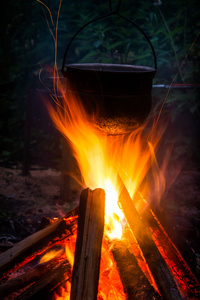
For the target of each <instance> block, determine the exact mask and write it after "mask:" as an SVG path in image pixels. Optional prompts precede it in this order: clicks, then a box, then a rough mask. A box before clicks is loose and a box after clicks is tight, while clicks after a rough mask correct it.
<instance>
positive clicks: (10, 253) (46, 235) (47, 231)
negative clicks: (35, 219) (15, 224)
mask: <svg viewBox="0 0 200 300" xmlns="http://www.w3.org/2000/svg"><path fill="white" fill-rule="evenodd" d="M75 214H77V209H74V210H73V211H71V212H70V213H69V214H67V215H66V218H68V217H71V216H74V215H75ZM75 222H76V220H75ZM66 230H69V231H70V232H71V227H70V226H68V225H67V224H66V221H65V220H64V219H59V220H58V221H56V222H55V223H52V224H50V225H48V226H47V227H45V228H44V229H42V230H40V231H37V232H35V233H33V234H32V235H30V236H28V237H27V238H25V239H23V240H22V241H20V242H19V243H17V244H15V245H14V246H13V247H12V248H11V249H9V250H7V251H5V252H3V253H2V254H1V255H0V271H2V270H5V269H8V268H9V267H12V266H13V265H14V264H15V263H16V262H19V261H22V260H23V259H24V257H26V256H27V255H28V254H30V253H33V252H34V251H36V250H37V249H41V248H42V247H43V246H45V245H46V244H47V243H48V242H49V241H51V240H53V239H54V238H55V237H57V236H59V235H60V234H62V233H64V232H66Z"/></svg>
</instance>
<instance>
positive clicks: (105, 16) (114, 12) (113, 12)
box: [61, 1, 157, 74]
mask: <svg viewBox="0 0 200 300" xmlns="http://www.w3.org/2000/svg"><path fill="white" fill-rule="evenodd" d="M120 3H121V2H119V4H118V6H117V9H116V10H114V11H113V10H112V7H111V1H110V13H108V14H106V15H103V16H100V17H97V18H95V19H92V20H91V21H89V22H87V23H86V24H85V25H83V26H82V27H81V28H80V29H79V30H78V31H77V32H76V33H75V34H74V35H73V37H72V38H71V40H70V41H69V44H68V45H67V48H66V50H65V54H64V58H63V64H62V69H61V72H62V73H63V74H64V73H65V68H66V67H65V62H66V58H67V53H68V50H69V48H70V46H71V43H72V42H73V40H74V39H75V38H76V36H77V35H78V34H79V33H80V32H81V31H82V30H83V29H84V28H85V27H87V26H88V25H89V24H91V23H94V22H97V21H99V20H102V19H104V18H107V17H109V16H111V15H118V16H119V17H120V18H122V19H124V20H126V21H128V22H129V23H131V24H132V25H133V26H135V27H136V28H137V29H138V30H139V31H140V32H141V33H142V34H143V35H144V37H145V38H146V40H147V41H148V43H149V45H150V47H151V50H152V52H153V57H154V67H155V73H156V71H157V59H156V53H155V50H154V47H153V45H152V43H151V41H150V39H149V38H148V36H147V35H146V33H145V32H144V31H143V30H142V29H141V28H140V27H139V26H138V25H137V24H135V23H134V22H133V21H131V20H129V19H128V18H126V17H124V16H122V15H121V14H120V13H119V12H118V11H119V7H120Z"/></svg>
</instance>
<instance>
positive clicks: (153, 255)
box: [118, 176, 182, 300]
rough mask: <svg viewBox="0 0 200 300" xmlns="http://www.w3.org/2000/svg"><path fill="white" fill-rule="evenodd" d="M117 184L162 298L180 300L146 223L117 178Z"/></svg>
mask: <svg viewBox="0 0 200 300" xmlns="http://www.w3.org/2000/svg"><path fill="white" fill-rule="evenodd" d="M118 182H119V184H120V186H121V193H120V195H119V203H120V205H121V207H122V210H123V212H124V215H125V217H126V219H127V222H128V223H129V226H130V228H131V230H132V232H133V234H134V236H135V238H136V240H137V242H138V244H139V246H140V248H141V250H142V253H143V255H144V257H145V259H146V262H147V264H148V266H149V269H150V271H151V273H152V275H153V277H154V280H155V282H156V284H157V287H158V289H159V292H160V294H161V296H162V298H163V299H166V300H172V299H174V300H179V299H182V297H181V295H180V293H179V290H178V288H177V285H176V283H175V281H174V278H173V276H172V274H171V273H170V271H169V269H168V267H167V264H166V262H165V261H164V259H163V257H162V256H161V254H160V252H159V251H158V248H157V247H156V245H155V243H154V241H153V239H152V233H151V231H150V229H149V227H148V223H147V222H145V220H143V219H142V218H141V216H140V215H139V214H138V212H137V210H136V208H135V205H134V203H133V201H132V199H131V197H130V195H129V193H128V191H127V189H126V187H125V185H124V184H123V182H122V180H121V178H120V177H119V176H118Z"/></svg>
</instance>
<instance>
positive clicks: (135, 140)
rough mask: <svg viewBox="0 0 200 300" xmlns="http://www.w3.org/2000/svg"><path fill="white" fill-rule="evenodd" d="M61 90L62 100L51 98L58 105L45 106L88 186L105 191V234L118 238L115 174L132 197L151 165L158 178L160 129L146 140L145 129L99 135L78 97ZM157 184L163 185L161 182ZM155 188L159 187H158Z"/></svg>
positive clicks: (145, 190) (120, 214) (145, 192)
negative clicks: (156, 151) (67, 141)
mask: <svg viewBox="0 0 200 300" xmlns="http://www.w3.org/2000/svg"><path fill="white" fill-rule="evenodd" d="M59 86H60V84H59ZM60 91H61V93H62V96H63V97H62V98H63V101H62V102H60V101H59V100H58V98H54V101H55V102H56V103H57V107H56V109H55V108H53V106H50V105H48V109H49V112H50V115H51V117H52V119H53V121H54V123H55V126H56V127H57V129H58V130H60V132H61V133H62V134H63V136H64V137H65V138H66V139H67V140H69V141H70V143H71V146H72V149H73V153H74V156H75V158H76V160H77V162H78V165H79V168H80V171H81V174H82V176H83V178H84V181H85V185H86V186H88V187H90V188H91V189H95V188H103V189H104V190H105V193H106V209H105V224H106V228H107V232H106V234H107V236H109V238H119V239H120V238H121V235H122V226H121V224H122V223H123V222H124V216H123V212H122V211H121V209H120V208H119V206H118V196H119V193H120V186H118V185H117V175H118V174H119V175H120V177H121V178H122V180H123V182H124V183H125V185H126V188H127V189H128V191H129V193H130V195H131V196H132V197H134V194H135V192H136V191H137V189H138V188H139V186H140V185H141V183H142V182H143V181H144V179H145V176H146V175H147V172H148V171H149V169H150V167H152V166H154V169H156V172H157V176H156V178H159V177H160V176H158V172H159V170H158V166H157V164H156V159H155V156H154V149H155V147H156V146H157V144H158V141H159V138H160V136H161V134H162V132H160V133H159V132H157V138H156V139H154V138H153V134H150V135H149V138H148V140H147V136H146V135H145V134H144V131H145V130H144V128H143V130H141V129H138V130H136V131H134V132H132V133H130V134H125V135H107V134H102V132H101V131H100V130H99V129H98V128H97V127H96V125H95V116H93V118H91V117H89V116H88V115H87V113H86V112H85V110H84V108H83V106H82V104H81V101H80V99H78V98H76V97H75V96H74V95H73V94H72V93H71V92H67V94H66V93H65V89H64V88H61V90H60ZM154 176H155V174H154ZM155 182H156V180H155ZM159 184H161V185H163V184H162V182H160V181H159ZM148 189H149V187H148V186H147V185H144V184H143V190H142V193H143V195H144V196H146V195H148V192H149V190H148ZM156 189H157V190H159V191H160V190H162V189H161V188H160V187H159V188H158V186H157V188H156ZM151 190H153V186H151Z"/></svg>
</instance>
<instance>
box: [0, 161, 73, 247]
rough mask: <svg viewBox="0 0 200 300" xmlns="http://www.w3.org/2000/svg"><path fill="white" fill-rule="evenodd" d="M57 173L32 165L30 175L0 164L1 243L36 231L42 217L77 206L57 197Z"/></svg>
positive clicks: (58, 187)
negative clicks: (23, 174) (24, 174)
mask: <svg viewBox="0 0 200 300" xmlns="http://www.w3.org/2000/svg"><path fill="white" fill-rule="evenodd" d="M60 176H61V175H60V172H59V171H57V170H53V169H41V168H39V167H35V168H33V169H32V170H31V171H30V175H28V176H22V175H21V170H20V169H18V168H16V167H12V168H5V167H0V245H1V243H3V245H5V241H6V242H7V244H8V246H9V244H10V243H11V242H15V240H14V238H16V239H21V238H23V237H24V236H26V235H28V234H31V233H33V232H35V230H37V229H38V227H39V226H40V225H41V220H42V218H43V217H46V218H50V219H52V218H54V217H57V218H60V217H62V216H64V215H65V214H66V213H67V212H68V211H70V210H71V209H72V208H73V206H75V205H76V201H75V202H73V203H64V202H63V201H62V200H61V199H60Z"/></svg>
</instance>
